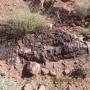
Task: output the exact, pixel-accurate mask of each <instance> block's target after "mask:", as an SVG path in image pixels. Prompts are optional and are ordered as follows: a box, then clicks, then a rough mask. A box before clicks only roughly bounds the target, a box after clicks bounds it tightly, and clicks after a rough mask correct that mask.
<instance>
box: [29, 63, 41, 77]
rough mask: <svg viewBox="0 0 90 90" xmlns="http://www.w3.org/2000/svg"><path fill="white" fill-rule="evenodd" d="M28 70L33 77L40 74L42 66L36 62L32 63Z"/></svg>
mask: <svg viewBox="0 0 90 90" xmlns="http://www.w3.org/2000/svg"><path fill="white" fill-rule="evenodd" d="M28 69H29V71H30V73H32V74H33V75H38V73H39V72H40V64H38V63H36V62H31V63H30V65H29V66H28Z"/></svg>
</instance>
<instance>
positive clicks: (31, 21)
mask: <svg viewBox="0 0 90 90" xmlns="http://www.w3.org/2000/svg"><path fill="white" fill-rule="evenodd" d="M49 23H50V22H49V21H48V20H47V19H46V18H45V17H44V16H41V15H37V14H33V15H31V16H29V17H25V18H24V20H23V27H24V29H25V31H26V32H30V31H32V32H33V31H38V30H45V29H48V27H49Z"/></svg>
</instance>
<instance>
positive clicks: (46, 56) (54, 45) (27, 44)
mask: <svg viewBox="0 0 90 90" xmlns="http://www.w3.org/2000/svg"><path fill="white" fill-rule="evenodd" d="M18 45H19V52H18V54H19V56H20V57H23V58H24V59H25V60H26V61H36V62H41V63H45V62H46V60H49V61H58V60H60V59H67V58H75V57H78V56H80V55H85V54H88V46H87V44H86V43H85V42H84V41H81V40H80V39H79V38H76V37H74V36H73V35H71V34H69V33H67V32H64V31H61V30H48V31H43V32H36V33H32V34H27V35H25V37H24V38H23V40H19V41H18Z"/></svg>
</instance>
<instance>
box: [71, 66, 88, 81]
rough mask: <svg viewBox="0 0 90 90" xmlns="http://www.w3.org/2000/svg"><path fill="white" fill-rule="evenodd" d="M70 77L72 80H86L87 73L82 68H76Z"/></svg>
mask: <svg viewBox="0 0 90 90" xmlns="http://www.w3.org/2000/svg"><path fill="white" fill-rule="evenodd" d="M70 76H71V77H72V78H82V79H84V78H86V71H85V69H83V68H82V67H76V68H75V69H74V70H72V72H71V74H70Z"/></svg>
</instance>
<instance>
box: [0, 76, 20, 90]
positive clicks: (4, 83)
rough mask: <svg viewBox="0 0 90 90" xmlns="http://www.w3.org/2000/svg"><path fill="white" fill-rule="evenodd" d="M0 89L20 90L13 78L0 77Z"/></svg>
mask: <svg viewBox="0 0 90 90" xmlns="http://www.w3.org/2000/svg"><path fill="white" fill-rule="evenodd" d="M0 90H21V87H20V86H19V85H18V84H17V83H16V82H15V81H14V80H13V79H9V78H4V77H0Z"/></svg>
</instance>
